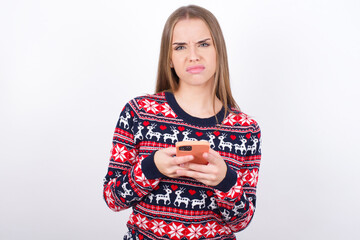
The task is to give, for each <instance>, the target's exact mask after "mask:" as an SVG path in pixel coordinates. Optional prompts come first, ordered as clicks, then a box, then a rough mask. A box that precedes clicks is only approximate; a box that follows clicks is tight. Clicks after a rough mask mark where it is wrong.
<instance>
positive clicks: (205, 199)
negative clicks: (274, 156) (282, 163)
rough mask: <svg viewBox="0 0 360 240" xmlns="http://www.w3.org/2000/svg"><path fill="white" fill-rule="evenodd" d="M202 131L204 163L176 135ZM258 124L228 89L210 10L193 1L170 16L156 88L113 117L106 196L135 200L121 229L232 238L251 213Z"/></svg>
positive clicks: (113, 205)
mask: <svg viewBox="0 0 360 240" xmlns="http://www.w3.org/2000/svg"><path fill="white" fill-rule="evenodd" d="M186 140H190V141H197V140H206V141H208V142H209V143H210V147H211V149H210V151H209V152H207V153H204V154H203V157H204V158H205V159H206V160H207V162H208V163H207V164H206V165H203V164H195V163H193V162H192V160H193V156H191V155H188V156H182V157H179V156H178V157H176V156H175V154H176V150H175V147H174V146H175V143H176V142H178V141H186ZM260 159H261V149H260V128H259V126H258V124H257V123H256V121H255V120H253V119H252V118H250V117H249V116H248V115H246V114H245V113H243V112H241V111H240V110H239V108H238V107H237V104H236V103H235V101H234V99H233V97H232V95H231V90H230V83H229V71H228V63H227V54H226V48H225V42H224V39H223V35H222V32H221V29H220V26H219V24H218V22H217V20H216V18H215V17H214V16H213V15H212V13H210V12H209V11H208V10H206V9H204V8H201V7H198V6H194V5H190V6H187V7H181V8H179V9H177V10H176V11H175V12H174V13H173V14H172V15H171V16H170V17H169V18H168V20H167V22H166V24H165V27H164V31H163V35H162V40H161V52H160V59H159V66H158V77H157V84H156V93H155V94H151V95H146V96H141V97H136V98H134V99H132V100H131V101H129V102H128V103H127V104H126V106H125V107H124V109H123V111H122V112H121V114H120V117H119V120H118V123H117V125H116V129H115V133H114V138H113V149H112V155H111V158H110V164H109V169H108V172H107V175H106V177H105V182H104V198H105V201H106V203H107V205H108V206H109V208H110V209H112V210H114V211H120V210H123V209H126V208H129V207H132V209H133V212H132V213H131V215H130V217H129V220H128V223H127V226H128V229H129V231H128V233H127V234H126V236H125V237H124V239H236V237H235V235H234V233H235V232H238V231H241V230H243V229H244V228H245V227H246V226H247V225H248V224H249V222H250V221H251V219H252V217H253V214H254V211H255V202H256V185H257V181H258V171H259V166H260Z"/></svg>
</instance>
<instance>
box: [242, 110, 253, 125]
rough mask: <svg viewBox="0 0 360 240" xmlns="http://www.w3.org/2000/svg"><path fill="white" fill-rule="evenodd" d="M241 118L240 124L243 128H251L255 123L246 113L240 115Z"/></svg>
mask: <svg viewBox="0 0 360 240" xmlns="http://www.w3.org/2000/svg"><path fill="white" fill-rule="evenodd" d="M239 117H240V119H239V123H240V124H241V125H242V126H249V125H251V124H252V123H253V122H254V119H252V118H251V117H249V116H248V115H246V114H245V113H240V115H239Z"/></svg>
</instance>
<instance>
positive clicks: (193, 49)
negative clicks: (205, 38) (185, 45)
mask: <svg viewBox="0 0 360 240" xmlns="http://www.w3.org/2000/svg"><path fill="white" fill-rule="evenodd" d="M199 58H200V57H199V54H198V51H197V49H196V47H195V46H193V47H190V51H189V60H190V62H196V61H199Z"/></svg>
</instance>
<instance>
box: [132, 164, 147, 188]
mask: <svg viewBox="0 0 360 240" xmlns="http://www.w3.org/2000/svg"><path fill="white" fill-rule="evenodd" d="M134 171H135V181H136V182H137V183H138V184H139V185H140V186H143V187H149V186H150V182H149V181H148V179H147V178H146V177H145V175H144V173H143V172H142V170H141V168H140V164H137V165H136V167H135V169H134Z"/></svg>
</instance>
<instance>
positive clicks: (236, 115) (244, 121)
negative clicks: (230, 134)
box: [223, 107, 259, 129]
mask: <svg viewBox="0 0 360 240" xmlns="http://www.w3.org/2000/svg"><path fill="white" fill-rule="evenodd" d="M223 124H224V125H228V126H239V127H253V128H255V129H259V124H258V122H257V121H256V120H255V119H254V117H253V116H251V115H249V114H247V113H244V112H243V111H241V110H240V109H238V108H234V107H230V108H229V113H228V114H227V116H226V118H225V120H224V121H223Z"/></svg>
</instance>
